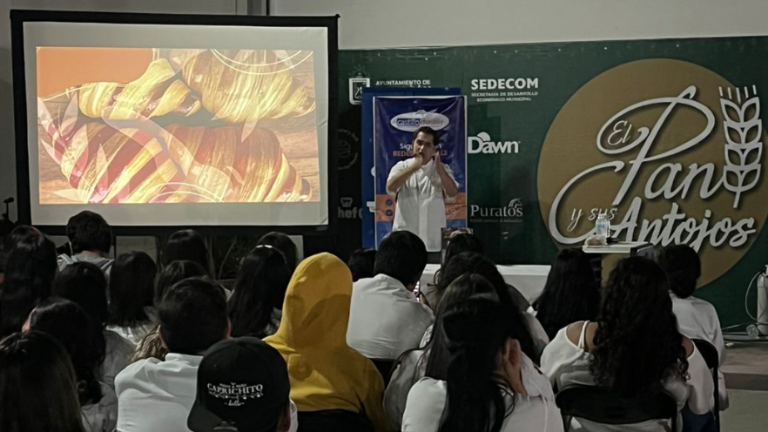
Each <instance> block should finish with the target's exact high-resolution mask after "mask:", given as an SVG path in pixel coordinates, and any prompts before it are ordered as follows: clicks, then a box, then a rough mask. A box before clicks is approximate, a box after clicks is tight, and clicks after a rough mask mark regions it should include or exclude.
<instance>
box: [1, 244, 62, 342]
mask: <svg viewBox="0 0 768 432" xmlns="http://www.w3.org/2000/svg"><path fill="white" fill-rule="evenodd" d="M55 276H56V246H55V245H54V244H53V242H52V241H50V240H48V239H47V238H46V237H45V236H44V235H43V234H42V233H41V232H40V231H36V232H35V233H33V234H30V235H28V236H26V237H25V238H24V239H22V240H21V241H20V242H19V243H18V244H17V245H16V247H14V248H13V250H12V251H11V254H10V255H9V257H8V264H7V265H6V269H5V278H4V280H3V284H2V286H0V339H1V338H3V337H5V336H8V335H9V334H11V333H15V332H18V331H21V326H22V325H23V324H24V321H26V319H27V317H28V316H29V313H30V312H32V309H34V308H35V306H36V305H37V304H38V303H39V302H40V301H42V300H45V299H46V298H48V296H49V295H50V294H51V283H52V282H53V278H54V277H55Z"/></svg>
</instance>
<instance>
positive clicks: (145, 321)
mask: <svg viewBox="0 0 768 432" xmlns="http://www.w3.org/2000/svg"><path fill="white" fill-rule="evenodd" d="M156 274H157V267H156V266H155V262H154V261H152V258H150V257H149V255H147V254H146V253H144V252H130V253H126V254H122V255H120V256H119V257H117V260H115V264H114V265H113V266H112V276H111V278H110V280H109V319H108V320H107V329H109V330H112V331H113V332H115V333H117V334H119V335H120V336H122V337H124V338H126V339H128V340H129V341H131V343H133V344H137V343H139V341H140V340H141V339H143V338H144V336H146V335H147V333H149V332H150V331H152V329H153V328H154V326H155V324H156V321H157V315H156V313H155V308H154V301H155V276H156Z"/></svg>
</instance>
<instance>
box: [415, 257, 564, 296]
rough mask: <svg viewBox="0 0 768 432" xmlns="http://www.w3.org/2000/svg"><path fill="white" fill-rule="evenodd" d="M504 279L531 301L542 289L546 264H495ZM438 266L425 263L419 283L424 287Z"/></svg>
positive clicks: (430, 281)
mask: <svg viewBox="0 0 768 432" xmlns="http://www.w3.org/2000/svg"><path fill="white" fill-rule="evenodd" d="M496 267H497V268H498V269H499V273H501V276H502V277H503V278H504V281H505V282H506V283H508V284H510V285H512V286H514V287H515V288H517V289H518V290H519V291H520V293H522V294H523V295H524V296H525V298H526V299H528V301H529V302H533V301H534V300H536V298H538V297H539V295H540V294H541V292H542V291H544V285H545V284H546V283H547V276H548V275H549V267H550V266H548V265H512V266H504V265H500V266H496ZM439 268H440V266H439V265H438V264H427V268H425V269H424V274H422V275H421V280H420V281H419V285H420V286H421V287H422V288H421V289H424V288H425V287H427V285H428V284H431V283H432V282H433V281H434V278H435V272H437V270H438V269H439Z"/></svg>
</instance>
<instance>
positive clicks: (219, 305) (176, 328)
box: [157, 278, 228, 355]
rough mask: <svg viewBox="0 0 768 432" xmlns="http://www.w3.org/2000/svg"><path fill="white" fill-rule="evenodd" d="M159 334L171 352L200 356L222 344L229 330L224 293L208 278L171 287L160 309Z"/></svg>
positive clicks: (183, 282) (187, 280) (190, 280)
mask: <svg viewBox="0 0 768 432" xmlns="http://www.w3.org/2000/svg"><path fill="white" fill-rule="evenodd" d="M157 315H158V318H159V320H160V334H161V335H162V337H163V341H165V345H166V346H167V347H168V351H170V352H172V353H177V354H190V355H201V354H202V353H203V352H205V350H207V349H208V348H209V347H210V346H211V345H213V344H215V343H216V342H218V341H220V340H222V339H223V338H224V336H225V332H226V331H227V326H228V318H227V299H226V296H225V295H224V290H223V289H222V288H221V287H220V286H219V285H217V284H216V283H215V282H213V281H211V280H209V279H206V278H191V279H184V280H183V281H181V282H179V283H177V284H176V285H174V286H172V287H171V288H170V289H168V291H167V292H166V293H165V296H164V297H163V300H162V302H160V307H159V308H158V313H157Z"/></svg>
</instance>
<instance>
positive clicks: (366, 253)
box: [347, 249, 376, 282]
mask: <svg viewBox="0 0 768 432" xmlns="http://www.w3.org/2000/svg"><path fill="white" fill-rule="evenodd" d="M375 262H376V249H357V250H356V251H354V252H352V255H350V257H349V261H347V266H348V267H349V271H351V272H352V282H357V281H359V280H360V279H366V278H372V277H373V276H374V273H373V266H374V263H375Z"/></svg>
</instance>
